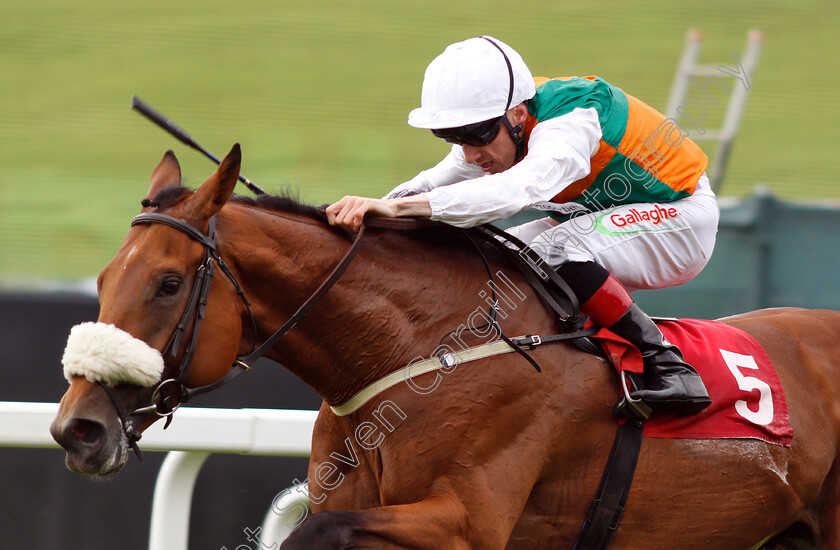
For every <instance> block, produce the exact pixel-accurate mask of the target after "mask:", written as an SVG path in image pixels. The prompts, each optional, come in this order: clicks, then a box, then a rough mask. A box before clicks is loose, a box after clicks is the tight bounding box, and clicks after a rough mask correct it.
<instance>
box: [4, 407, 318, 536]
mask: <svg viewBox="0 0 840 550" xmlns="http://www.w3.org/2000/svg"><path fill="white" fill-rule="evenodd" d="M57 411H58V404H57V403H22V402H8V401H0V447H35V448H56V447H58V444H57V443H56V442H55V441H54V440H53V438H52V436H51V435H50V432H49V428H50V423H51V422H52V420H53V418H54V417H55V414H56V412H57ZM317 416H318V411H299V410H282V409H280V410H275V409H208V408H197V407H183V408H181V409H179V410H178V413H177V418H176V419H175V421H174V422H173V423H172V425H171V426H170V427H169V429H167V430H166V431H164V430H163V423H162V422H159V423H157V424H155V425H153V426H152V427H151V428H149V429H148V430H146V432H144V433H143V439H142V441H141V443H142V445H141V447H142V449H143V450H144V451H170V453H169V454H168V455H167V457H166V459H165V460H164V462H163V464H162V465H161V468H160V472H159V474H158V478H157V482H156V483H155V492H154V499H153V502H152V521H151V527H150V533H149V550H187V541H188V536H189V518H190V506H191V502H192V492H193V487H194V486H195V480H196V477H197V476H198V472H199V471H200V469H201V466H202V464H203V463H204V460H205V459H206V458H207V457H208V456H209V455H210V454H211V453H245V454H255V455H274V456H309V454H310V452H311V443H312V429H313V426H314V424H315V418H316V417H317ZM56 467H62V466H60V465H56ZM295 493H296V494H297V495H300V494H302V492H300V491H296V492H295ZM298 500H299V501H300V497H298ZM287 508H291V513H292V515H295V517H294V518H285V517H283V516H281V515H278V514H277V513H275V511H274V510H269V511H268V514H267V515H266V517H265V520H264V522H263V527H262V532H263V533H265V534H268V533H272V534H275V533H276V534H278V536H280V533H282V536H285V535H286V534H287V533H288V530H287V529H286V528H285V527H286V525H287V524H289V523H293V521H294V520H296V519H299V518H298V515H297V514H298V512H296V511H295V507H291V506H283V507H279V509H287ZM298 510H299V508H298ZM266 540H268V538H267V537H266ZM275 540H276V542H278V543H279V542H281V541H280V540H277V539H275Z"/></svg>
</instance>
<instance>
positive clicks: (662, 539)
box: [51, 147, 840, 550]
mask: <svg viewBox="0 0 840 550" xmlns="http://www.w3.org/2000/svg"><path fill="white" fill-rule="evenodd" d="M239 162H240V156H239V149H238V147H236V148H234V149H233V150H232V151H231V153H230V154H229V155H228V157H226V158H225V160H224V161H223V162H222V164H221V166H220V168H219V170H218V171H217V172H216V173H215V174H214V175H213V176H211V177H210V178H209V179H208V180H207V181H206V182H205V183H204V184H203V185H202V186H201V187H200V188H199V189H198V190H197V191H196V192H195V193H191V192H185V191H183V190H179V189H178V188H179V185H180V168H179V167H178V164H177V161H176V160H175V158H174V155H172V154H171V153H168V154H167V155H165V157H164V159H163V160H162V161H161V163H160V164H159V165H158V167H157V168H156V169H155V171H154V173H153V175H152V184H151V187H150V189H149V193H148V198H150V199H154V198H156V197H159V196H161V194H164V193H170V191H171V190H173V189H174V190H175V191H172V193H171V194H170V195H169V196H170V197H172V200H171V201H168V202H167V201H159V202H158V203H157V204H158V205H159V206H154V205H153V204H152V202H149V203H148V204H149V206H147V207H145V208H144V211H146V212H151V211H155V212H161V213H165V214H166V215H168V216H173V217H177V218H179V219H181V220H184V221H185V222H186V223H189V224H190V225H192V226H193V227H194V228H196V229H197V230H199V231H202V232H207V230H208V227H209V219H210V218H211V216H215V217H216V220H217V232H216V235H217V242H218V253H219V255H220V257H223V258H224V260H225V262H226V263H227V264H228V265H229V266H230V269H231V270H232V271H233V272H234V273H235V275H236V278H237V279H238V280H239V282H240V283H241V286H242V290H243V292H244V294H245V295H246V296H247V297H248V299H249V300H250V302H251V305H252V306H251V307H252V310H253V314H254V318H255V321H256V334H254V332H255V330H254V328H252V325H251V323H250V316H249V314H248V311H247V310H246V308H245V306H244V304H243V301H242V299H241V298H240V297H239V296H238V295H237V292H236V289H235V288H234V286H233V285H232V283H231V282H230V280H229V279H227V278H215V279H213V281H212V285H211V286H210V290H209V295H208V298H207V308H206V316H205V319H204V322H203V324H202V327H201V331H200V337H199V338H198V343H197V346H196V349H195V355H194V359H193V360H192V362H191V363H190V366H189V369H188V372H187V376H186V378H185V382H186V384H187V385H188V386H190V387H198V386H202V385H206V384H210V383H212V382H214V381H216V380H218V379H220V378H222V377H223V376H224V375H225V374H226V373H227V372H228V371H229V370H230V368H231V364H232V363H233V361H234V359H235V358H236V357H237V355H242V354H247V353H249V350H251V349H252V347H253V345H254V343H255V342H256V343H258V342H260V341H264V340H265V338H266V337H267V336H268V335H270V334H272V333H273V332H274V331H276V330H277V329H278V327H280V326H282V325H283V324H284V322H285V321H286V319H288V318H289V316H291V315H292V314H293V313H294V311H295V310H296V309H297V308H298V307H299V306H300V304H302V303H303V302H304V301H305V300H306V299H307V297H309V296H310V295H312V293H313V291H314V290H315V289H316V288H317V286H318V284H319V283H320V281H322V280H324V278H325V277H326V276H327V274H328V273H330V271H331V270H332V269H333V267H334V266H335V264H336V263H337V262H338V260H339V259H340V258H341V257H342V254H343V253H344V252H345V251H346V250H347V249H348V248H349V246H350V244H349V240H348V238H347V236H346V235H345V234H344V233H342V232H340V231H337V230H335V229H334V228H331V227H329V226H328V225H327V224H326V223H325V222H324V220H323V217H321V216H318V215H317V214H316V213H314V212H313V210H312V209H309V210H307V209H306V208H304V207H300V206H299V205H298V206H296V207H285V206H284V207H283V208H276V207H271V206H268V205H267V204H266V203H264V202H261V201H260V202H257V203H253V202H251V203H243V202H241V201H229V199H230V197H231V194H232V193H233V189H234V186H235V185H236V181H237V175H238V170H239ZM284 204H286V205H288V201H286V202H285V203H284ZM430 235H431V237H430V238H415V237H406V236H405V235H402V234H400V233H398V232H390V231H382V230H375V231H374V230H371V231H370V232H369V233H368V234H366V235H365V240H364V242H363V245H362V246H361V247H360V248H359V252H358V255H357V257H356V259H355V260H354V262H353V263H352V265H351V266H350V267H349V268H348V270H347V271H346V273H345V274H344V275H343V276H342V278H341V279H340V281H339V282H338V283H336V285H335V286H334V287H332V288H331V289H330V291H329V293H327V294H326V295H325V296H324V297H323V298H322V300H321V301H320V302H318V304H316V305H315V306H314V307H313V308H312V309H311V310H310V311H309V313H308V314H307V316H306V317H304V318H303V319H301V320H300V322H299V323H298V324H297V325H296V326H295V328H294V329H293V330H291V331H290V332H289V333H288V334H287V335H286V336H285V337H284V338H283V339H282V340H281V341H280V342H279V343H278V344H277V345H276V346H275V347H274V348H272V350H271V351H270V352H269V353H268V354H267V357H269V358H271V359H273V360H275V361H277V362H278V363H280V364H282V365H283V366H284V367H286V368H288V369H289V370H290V371H291V372H293V373H294V374H295V375H297V376H298V377H299V378H301V379H302V380H303V381H304V382H306V383H307V384H309V385H310V386H311V387H313V388H314V389H315V390H316V391H317V392H318V393H319V394H320V395H321V396H322V397H323V398H324V401H325V402H324V405H323V406H322V408H321V412H320V414H319V417H318V421H317V423H316V426H315V431H314V435H313V442H312V456H311V460H310V468H309V479H310V491H312V492H314V494H317V495H319V496H321V495H323V496H324V498H322V499H320V502H317V503H315V504H314V506H313V510H314V512H316V513H315V514H314V515H313V516H312V517H311V518H310V519H309V520H308V521H306V522H305V523H304V524H303V525H301V527H299V528H298V529H297V530H296V531H295V532H294V533H293V535H292V536H291V537H290V539H289V540H287V541H286V542H285V543H284V545H283V550H298V549H307V550H309V549H312V548H317V549H319V550H339V549H345V548H377V549H391V550H396V549H400V550H404V549H412V550H420V549H427V550H440V549H441V548H446V549H447V550H471V549H481V550H503V549H504V550H535V549H537V550H549V549H551V550H553V549H556V548H570V547H571V545H572V543H573V541H574V540H575V539H576V537H577V535H578V533H579V532H580V526H581V522H582V521H583V518H584V515H585V512H586V509H587V508H588V506H589V504H590V502H591V499H592V497H593V496H594V494H595V491H596V489H597V485H598V481H599V478H600V475H601V472H602V470H603V465H604V462H605V460H606V457H607V454H608V452H609V448H610V443H611V441H612V439H613V435H614V434H615V430H616V422H615V419H614V418H613V417H612V415H611V408H612V406H613V404H614V403H615V401H616V399H617V397H618V393H619V391H618V382H617V376H616V374H615V371H614V369H613V368H612V367H611V366H610V365H609V364H608V363H607V362H606V361H603V360H601V359H598V358H596V357H593V356H591V355H588V354H586V353H584V352H581V351H579V350H577V349H575V348H574V347H572V346H570V345H568V344H562V343H555V344H551V345H543V346H540V347H538V348H537V349H535V350H533V351H532V352H531V353H532V355H533V357H534V359H536V360H537V361H538V362H539V364H540V365H541V366H542V367H543V371H542V372H536V370H535V369H533V368H531V367H530V366H529V365H528V364H527V363H526V362H525V361H524V360H523V359H522V358H521V357H519V356H517V355H515V354H504V355H497V356H494V357H489V358H487V359H482V360H481V361H476V362H473V363H471V364H470V365H469V366H468V367H465V368H457V369H455V370H454V371H452V372H450V373H448V374H447V375H446V377H445V379H444V381H443V382H442V383H441V384H440V385H439V387H438V388H437V389H436V390H435V391H434V392H431V393H429V394H425V395H419V394H417V393H416V392H414V391H413V390H412V389H411V388H409V387H407V385H405V384H398V385H396V386H394V387H392V388H389V389H388V390H387V391H385V392H384V393H382V394H381V399H382V400H383V401H385V400H387V401H390V402H392V403H394V404H396V405H397V406H398V407H399V411H400V413H401V416H400V418H402V415H404V418H402V420H401V422H400V423H399V425H397V424H394V425H393V427H394V429H393V431H390V432H388V433H387V436H386V437H383V438H375V437H373V436H371V432H370V430H371V429H372V428H371V426H370V424H372V422H371V419H372V418H375V417H374V416H373V414H374V413H375V412H376V410H377V407H378V406H379V405H380V404H381V403H380V402H379V401H378V400H373V401H371V402H369V403H367V404H365V405H363V406H361V407H360V408H359V409H358V410H356V411H355V412H353V413H351V414H349V415H347V416H343V417H339V416H336V415H335V414H333V412H332V411H331V410H330V405H337V404H340V403H343V402H345V401H346V400H347V399H349V398H350V397H352V396H353V395H355V394H356V393H358V392H359V391H360V390H362V389H363V388H365V387H366V386H368V385H370V384H371V383H372V382H374V381H375V380H378V379H380V378H382V377H384V376H386V375H388V374H390V373H391V372H395V371H398V370H400V369H403V368H405V366H406V365H407V364H409V363H410V362H411V360H412V359H413V358H415V357H418V356H423V355H424V354H428V353H429V351H430V350H433V349H435V348H436V347H437V346H438V345H439V343H440V339H441V337H442V336H443V335H444V334H446V333H447V332H450V331H452V330H455V329H456V328H457V327H458V326H459V324H461V323H462V322H463V321H464V319H465V318H467V316H469V314H470V312H472V311H474V310H475V308H476V305H477V304H478V305H480V304H482V303H483V301H481V298H479V296H480V294H479V293H480V292H481V291H482V289H483V288H486V283H487V270H486V269H485V266H484V265H483V263H482V262H481V260H480V259H478V258H477V256H476V254H475V249H474V247H473V246H472V245H471V244H464V243H463V242H462V240H461V239H462V237H461V235H460V234H459V233H456V232H454V231H452V232H447V231H443V232H441V231H438V232H436V233H433V234H430ZM203 254H204V247H203V246H202V245H201V244H199V243H197V242H195V241H194V240H192V239H190V238H189V237H188V236H186V235H184V234H183V233H182V232H179V231H177V230H175V229H173V228H171V227H166V226H162V225H158V224H143V225H139V226H135V227H133V228H132V229H131V230H130V231H129V232H128V235H127V236H126V240H125V243H124V245H123V247H122V248H121V250H120V251H119V252H117V254H116V256H115V257H114V259H113V260H112V261H111V262H110V263H109V264H108V266H106V267H105V269H103V271H102V273H101V275H100V279H99V281H100V285H99V287H100V292H99V300H100V314H99V319H98V321H99V322H100V323H103V324H111V325H114V326H115V327H118V328H119V329H120V330H122V331H124V332H126V333H128V334H131V335H134V337H136V338H137V339H139V340H142V341H143V342H145V343H146V344H148V346H149V347H150V348H153V349H156V350H162V349H164V347H165V346H166V345H167V342H169V341H170V339H171V336H172V334H173V331H174V330H175V327H176V326H177V325H178V322H179V319H180V317H181V315H182V313H183V312H184V311H185V304H186V302H187V301H188V295H189V293H190V289H191V288H192V287H193V283H194V279H195V277H196V276H195V273H196V269H197V266H198V265H200V263H201V262H202V259H203ZM490 261H491V263H493V264H494V265H493V271H494V272H495V271H496V270H497V269H503V270H509V271H506V273H508V275H509V276H510V277H511V280H512V281H513V282H514V283H515V284H516V285H517V286H518V287H519V288H520V289H523V292H525V293H526V294H527V297H526V298H525V299H524V300H523V301H522V302H521V304H517V308H516V309H515V310H514V311H509V312H508V316H507V317H506V318H503V319H500V323H501V326H502V328H503V329H504V331H505V333H506V334H511V335H516V334H553V333H554V332H556V328H557V326H556V320H555V317H554V316H553V315H552V314H551V313H550V312H549V311H547V310H546V308H545V307H543V305H542V304H541V303H540V301H539V300H538V299H537V298H536V296H535V295H534V294H533V293H532V292H530V291H529V290H527V288H528V287H527V285H526V284H525V282H524V280H523V279H522V277H521V276H520V275H519V274H518V273H516V271H515V269H513V268H511V266H510V265H508V264H505V263H504V262H502V261H500V260H499V259H498V258H496V259H493V258H491V260H490ZM418 266H423V269H419V268H418ZM725 322H726V323H727V324H730V325H732V326H735V327H738V328H739V329H741V330H743V331H745V332H747V333H749V334H750V335H751V336H752V337H753V338H754V339H755V340H756V341H757V342H759V343H760V344H761V346H762V347H763V348H764V350H765V351H766V353H767V356H768V357H769V359H770V360H771V361H772V363H773V365H775V367H776V370H777V372H778V378H779V381H780V383H781V386H782V387H783V388H784V392H785V397H786V400H787V406H788V412H789V417H790V425H791V427H792V429H793V434H794V435H793V439H792V440H791V442H790V446H789V447H784V446H780V445H775V444H770V443H767V442H765V441H762V440H757V439H659V438H646V439H645V440H644V441H643V443H642V449H641V454H640V456H639V462H638V467H637V470H636V476H635V480H634V484H633V488H632V490H631V492H630V496H629V499H628V501H627V508H626V510H625V512H624V515H623V517H622V521H621V525H620V527H619V528H618V531H617V532H616V535H615V537H614V539H613V542H612V545H611V547H610V548H611V550H637V549H640V548H644V549H646V550H672V549H673V548H675V547H679V548H704V549H715V550H744V549H749V548H754V547H756V546H757V545H759V544H761V543H762V541H765V540H768V539H770V538H772V537H774V536H775V535H777V534H779V533H782V532H785V531H786V530H787V529H788V528H790V527H792V526H805V528H806V530H809V531H813V532H814V533H815V534H816V537H817V541H818V542H817V544H818V547H819V548H822V549H827V550H840V460H838V456H840V453H838V448H840V407H838V403H840V365H838V362H840V359H838V358H840V344H839V343H840V313H838V312H834V311H814V310H804V309H780V310H771V311H760V312H754V313H750V314H746V315H741V316H737V317H732V318H728V319H726V320H725ZM191 330H192V328H191V326H190V327H187V330H186V333H185V335H184V338H182V339H181V341H182V345H181V346H179V349H177V350H175V351H176V353H175V355H176V356H175V357H173V358H171V359H170V357H169V354H167V357H166V362H165V366H164V373H163V376H164V378H165V377H166V376H167V375H168V374H169V373H171V372H172V371H173V370H174V368H175V367H176V366H177V364H178V360H179V359H180V356H181V355H183V350H184V347H185V346H186V343H187V341H188V340H189V332H190V331H191ZM471 344H472V345H474V344H475V342H471ZM743 374H744V375H747V376H748V373H747V372H743ZM423 376H424V377H427V378H428V377H431V376H433V374H432V373H428V374H426V375H423ZM71 379H72V382H71V385H70V388H69V389H68V391H67V393H66V394H65V396H64V397H63V398H62V402H61V406H60V407H59V412H58V414H57V416H56V419H55V421H54V422H53V425H52V428H51V431H52V433H53V435H54V436H55V437H56V439H57V440H58V441H59V442H60V443H61V444H62V445H63V446H64V447H65V448H66V449H67V465H68V466H69V467H70V468H72V469H74V470H76V471H80V472H85V473H93V474H105V473H110V472H113V471H116V470H118V469H119V468H120V467H122V466H123V464H124V463H125V460H126V458H125V456H126V453H125V452H121V450H124V449H125V445H126V441H125V440H124V436H123V433H122V427H121V425H120V421H119V418H118V417H117V413H116V412H115V406H114V403H116V404H118V405H119V406H120V407H122V409H123V410H126V411H135V410H140V409H138V407H141V406H142V405H144V404H147V403H148V402H149V398H150V395H151V393H152V390H151V388H149V387H140V386H128V385H123V386H120V387H118V388H115V389H114V391H113V394H114V395H113V399H114V403H112V402H111V401H110V400H109V398H108V396H107V395H106V394H105V392H104V391H103V389H102V387H101V384H95V383H91V382H90V381H88V380H87V379H86V378H85V377H84V376H74V375H72V374H71ZM417 381H418V383H422V384H423V385H428V383H429V382H430V381H431V378H428V379H427V380H424V378H423V377H422V376H421V377H418V379H417ZM749 393H750V392H747V391H745V392H744V396H745V397H744V398H745V399H746V396H748V395H749ZM175 397H176V398H177V395H175ZM278 405H279V406H282V404H278ZM753 410H755V409H753ZM175 416H176V417H177V413H176V414H175ZM156 419H157V417H156V416H154V415H149V416H143V415H140V414H138V416H137V417H136V418H134V419H133V420H132V421H133V423H134V424H135V425H136V426H137V427H138V429H140V430H142V429H144V428H146V427H147V426H148V425H150V424H151V423H152V422H154V421H155V420H156ZM176 421H177V418H176ZM365 430H367V431H365ZM358 434H362V436H365V435H367V436H368V437H362V441H364V442H365V443H367V446H366V447H365V446H357V447H354V448H355V451H356V452H357V454H356V455H355V457H354V458H355V459H354V460H352V461H348V462H352V465H349V464H347V463H345V462H342V461H340V460H337V459H336V458H335V457H334V455H336V454H338V455H342V456H345V454H346V452H347V451H346V450H347V448H348V447H347V441H348V440H349V441H351V442H353V441H357V439H356V438H357V435H358ZM383 435H384V432H383ZM374 441H379V443H378V444H377V445H373V442H374ZM115 456H117V457H120V460H119V461H114V458H113V457H115ZM115 462H116V463H115ZM780 472H783V473H784V475H780ZM799 548H802V546H800V547H799Z"/></svg>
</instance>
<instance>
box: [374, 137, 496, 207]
mask: <svg viewBox="0 0 840 550" xmlns="http://www.w3.org/2000/svg"><path fill="white" fill-rule="evenodd" d="M483 173H484V172H482V171H481V168H479V167H478V166H475V165H473V164H467V161H466V160H464V149H463V148H462V147H461V146H460V145H453V146H452V150H451V151H450V152H449V154H448V155H446V156H445V157H444V158H443V160H442V161H440V162H439V163H438V164H437V166H434V167H433V168H429V169H428V170H423V171H422V172H420V173H419V174H417V175H416V176H414V177H413V178H412V179H410V180H408V181H407V182H405V183H401V184H400V185H398V186H396V187H395V188H394V189H392V190H391V192H389V193H388V194H387V195H385V196H384V197H383V198H384V199H396V198H399V197H405V196H408V195H417V194H418V193H425V192H426V191H431V190H432V189H434V188H436V187H441V186H443V185H451V184H453V183H456V182H459V181H464V180H467V179H473V178H477V177H479V176H481V175H483Z"/></svg>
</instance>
